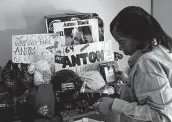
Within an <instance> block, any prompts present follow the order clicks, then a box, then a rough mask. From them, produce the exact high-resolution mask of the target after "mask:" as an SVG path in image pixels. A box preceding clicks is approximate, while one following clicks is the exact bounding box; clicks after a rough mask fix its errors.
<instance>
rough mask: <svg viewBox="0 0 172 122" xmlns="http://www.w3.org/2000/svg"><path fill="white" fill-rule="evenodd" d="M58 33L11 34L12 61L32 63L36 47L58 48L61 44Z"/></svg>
mask: <svg viewBox="0 0 172 122" xmlns="http://www.w3.org/2000/svg"><path fill="white" fill-rule="evenodd" d="M61 38H62V37H61V35H60V34H32V35H13V36H12V61H13V62H14V63H33V62H34V52H35V50H36V49H37V48H38V47H45V48H46V47H48V48H59V47H61V45H64V44H63V41H61V40H62V39H61Z"/></svg>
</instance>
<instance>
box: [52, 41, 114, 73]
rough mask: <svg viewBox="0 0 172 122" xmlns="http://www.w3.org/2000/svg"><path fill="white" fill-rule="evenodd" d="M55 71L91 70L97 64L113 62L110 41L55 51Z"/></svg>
mask: <svg viewBox="0 0 172 122" xmlns="http://www.w3.org/2000/svg"><path fill="white" fill-rule="evenodd" d="M56 52H57V53H56V55H55V65H56V71H58V70H61V69H63V68H66V69H72V70H74V71H76V72H82V71H85V70H92V69H94V68H95V67H97V66H98V64H99V63H102V62H107V61H114V53H113V50H112V43H111V41H102V42H94V43H88V44H82V45H71V46H66V47H61V48H58V49H57V50H56Z"/></svg>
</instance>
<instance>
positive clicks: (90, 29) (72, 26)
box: [53, 19, 99, 46]
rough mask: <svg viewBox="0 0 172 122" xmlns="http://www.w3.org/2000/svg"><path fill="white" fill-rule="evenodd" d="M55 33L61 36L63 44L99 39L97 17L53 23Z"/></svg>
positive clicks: (77, 43)
mask: <svg viewBox="0 0 172 122" xmlns="http://www.w3.org/2000/svg"><path fill="white" fill-rule="evenodd" d="M53 28H54V32H55V33H60V34H61V35H62V36H63V40H64V42H65V46H69V45H79V44H87V43H93V42H97V41H99V29H98V20H97V19H86V20H76V21H66V22H56V23H53Z"/></svg>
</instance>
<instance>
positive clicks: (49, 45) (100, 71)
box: [12, 13, 116, 121]
mask: <svg viewBox="0 0 172 122" xmlns="http://www.w3.org/2000/svg"><path fill="white" fill-rule="evenodd" d="M45 23H46V29H47V34H27V35H13V36H12V62H13V63H26V64H31V63H35V61H36V59H35V52H36V50H37V49H39V48H40V47H41V48H45V49H48V50H49V51H50V52H51V53H52V54H53V56H54V62H53V65H54V67H55V72H56V73H57V72H60V71H64V70H70V71H72V72H74V73H76V75H78V76H79V77H80V78H81V81H82V85H80V86H79V87H80V90H79V92H80V94H81V95H80V96H79V97H78V98H77V99H72V101H73V103H74V102H78V101H79V103H78V105H79V107H80V108H82V109H83V107H84V106H85V103H86V102H87V103H88V104H90V103H89V102H88V101H89V100H91V99H94V98H95V99H94V101H92V102H91V104H93V102H95V100H97V99H98V98H100V97H102V95H100V94H106V95H111V94H114V89H113V88H112V87H111V86H106V84H107V83H111V82H113V81H114V80H115V75H114V67H115V65H116V64H114V60H115V59H114V52H113V50H112V43H111V41H110V40H106V41H104V25H103V21H102V19H101V18H100V17H99V16H98V14H96V13H74V14H59V15H49V16H46V17H45ZM45 57H46V56H45ZM47 59H48V56H47ZM112 62H113V63H112ZM57 74H58V73H57ZM57 74H56V75H57ZM55 77H56V76H55ZM52 81H53V82H58V79H52ZM62 82H64V83H62ZM62 82H61V83H60V84H58V83H54V84H55V85H54V84H53V89H54V90H55V97H56V103H57V101H59V98H60V97H59V96H58V95H59V94H61V93H62V91H63V93H64V94H65V93H69V92H70V93H71V94H70V95H76V94H78V92H76V91H77V90H75V87H76V83H74V82H73V81H72V80H68V79H65V80H64V81H62ZM56 85H57V86H56ZM59 86H60V87H59ZM56 88H57V89H56ZM71 90H74V91H75V92H71ZM57 92H58V93H57ZM85 93H86V94H85ZM93 93H95V94H98V96H97V95H95V96H94V95H93ZM81 96H82V97H81ZM69 97H70V96H69ZM71 97H73V96H71ZM66 100H68V99H66ZM69 101H71V99H70V100H69ZM85 101H86V102H85ZM60 102H61V103H64V101H63V102H62V101H60ZM55 107H57V106H55ZM58 107H59V106H58ZM58 107H57V109H58ZM64 107H66V108H70V107H71V106H70V105H69V104H68V105H64ZM71 108H72V107H71ZM74 108H75V109H76V108H78V106H77V107H76V106H75V107H74ZM86 120H87V121H88V119H85V120H84V121H86Z"/></svg>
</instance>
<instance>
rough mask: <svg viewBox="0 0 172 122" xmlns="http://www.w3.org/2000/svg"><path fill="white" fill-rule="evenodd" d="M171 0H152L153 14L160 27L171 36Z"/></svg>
mask: <svg viewBox="0 0 172 122" xmlns="http://www.w3.org/2000/svg"><path fill="white" fill-rule="evenodd" d="M171 6H172V0H153V16H154V17H155V18H156V19H157V20H158V22H159V23H160V24H161V26H162V28H163V29H164V30H165V31H166V32H167V34H169V35H170V36H172V16H171V14H170V12H171V11H172V7H171Z"/></svg>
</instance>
